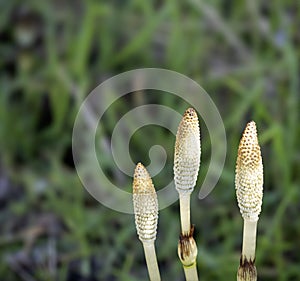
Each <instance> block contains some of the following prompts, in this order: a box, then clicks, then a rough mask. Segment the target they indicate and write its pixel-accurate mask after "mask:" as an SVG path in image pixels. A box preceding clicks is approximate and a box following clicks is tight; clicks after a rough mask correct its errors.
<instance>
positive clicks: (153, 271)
mask: <svg viewBox="0 0 300 281" xmlns="http://www.w3.org/2000/svg"><path fill="white" fill-rule="evenodd" d="M143 247H144V252H145V257H146V263H147V268H148V273H149V277H150V280H151V281H160V274H159V269H158V264H157V259H156V253H155V246H154V241H149V242H143Z"/></svg>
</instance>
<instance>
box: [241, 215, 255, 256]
mask: <svg viewBox="0 0 300 281" xmlns="http://www.w3.org/2000/svg"><path fill="white" fill-rule="evenodd" d="M256 228H257V221H249V220H244V233H243V250H242V256H243V257H244V258H246V259H247V260H248V261H250V260H252V261H254V259H255V247H256Z"/></svg>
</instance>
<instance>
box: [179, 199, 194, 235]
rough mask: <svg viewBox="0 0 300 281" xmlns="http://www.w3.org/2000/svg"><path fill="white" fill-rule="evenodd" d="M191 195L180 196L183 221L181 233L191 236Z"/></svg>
mask: <svg viewBox="0 0 300 281" xmlns="http://www.w3.org/2000/svg"><path fill="white" fill-rule="evenodd" d="M190 198H191V195H190V193H188V194H180V195H179V205H180V221H181V233H182V234H189V233H190V229H191V221H190V200H191V199H190Z"/></svg>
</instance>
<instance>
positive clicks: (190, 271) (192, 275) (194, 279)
mask: <svg viewBox="0 0 300 281" xmlns="http://www.w3.org/2000/svg"><path fill="white" fill-rule="evenodd" d="M183 269H184V274H185V279H186V281H198V280H199V279H198V273H197V266H196V263H194V264H193V265H192V266H188V267H186V266H183Z"/></svg>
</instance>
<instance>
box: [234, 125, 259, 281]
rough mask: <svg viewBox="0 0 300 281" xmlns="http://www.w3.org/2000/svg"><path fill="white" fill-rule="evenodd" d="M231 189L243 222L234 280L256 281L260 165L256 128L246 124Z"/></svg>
mask: <svg viewBox="0 0 300 281" xmlns="http://www.w3.org/2000/svg"><path fill="white" fill-rule="evenodd" d="M235 188H236V196H237V201H238V205H239V208H240V212H241V214H242V217H243V219H244V233H243V249H242V255H241V260H240V266H239V269H238V273H237V280H238V281H246V280H247V281H254V280H257V271H256V267H255V264H254V263H255V246H256V228H257V222H258V216H259V214H260V212H261V205H262V198H263V164H262V158H261V152H260V147H259V144H258V140H257V133H256V125H255V123H254V122H253V121H252V122H249V123H248V124H247V126H246V129H245V131H244V133H243V136H242V139H241V141H240V145H239V149H238V157H237V161H236V174H235Z"/></svg>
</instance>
